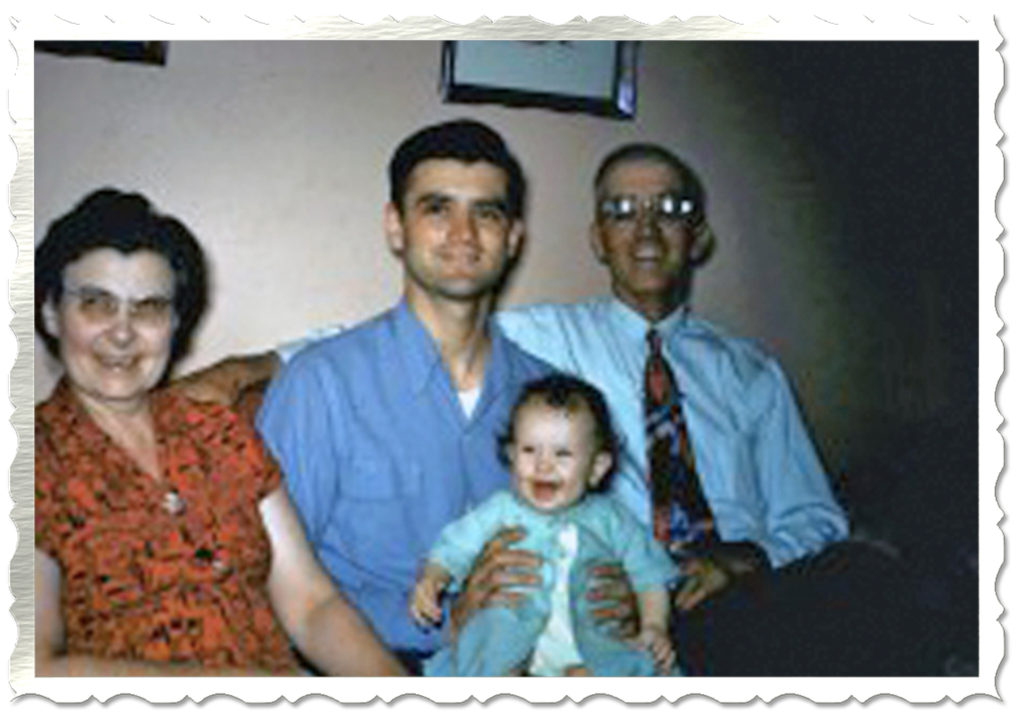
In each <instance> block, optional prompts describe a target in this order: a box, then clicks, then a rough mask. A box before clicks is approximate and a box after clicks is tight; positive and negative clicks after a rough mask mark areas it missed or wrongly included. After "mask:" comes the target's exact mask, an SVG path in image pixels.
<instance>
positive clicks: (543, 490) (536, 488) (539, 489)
mask: <svg viewBox="0 0 1024 718" xmlns="http://www.w3.org/2000/svg"><path fill="white" fill-rule="evenodd" d="M561 486H562V484H561V482H559V481H534V482H533V495H534V497H535V498H536V499H537V500H539V501H550V500H551V499H553V498H555V496H556V495H557V494H558V489H559V488H560V487H561Z"/></svg>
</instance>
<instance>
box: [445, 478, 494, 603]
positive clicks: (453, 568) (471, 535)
mask: <svg viewBox="0 0 1024 718" xmlns="http://www.w3.org/2000/svg"><path fill="white" fill-rule="evenodd" d="M506 497H507V494H504V493H502V492H499V493H498V494H495V495H494V496H492V497H491V498H489V499H487V500H486V501H484V502H483V503H482V504H480V505H479V506H477V507H476V508H475V509H473V510H472V511H469V512H468V513H466V514H464V515H463V516H462V517H460V518H458V519H456V520H455V521H452V522H451V523H450V524H448V525H447V526H445V527H444V529H443V530H442V531H441V535H440V536H439V537H438V539H437V541H436V542H435V543H434V545H433V547H432V548H431V550H430V557H429V560H430V561H431V562H432V563H436V564H438V565H440V566H443V567H444V568H445V569H446V570H447V571H448V573H450V574H451V575H452V584H453V586H459V585H461V584H462V582H463V581H465V580H466V577H467V576H468V575H469V572H470V570H471V569H472V568H473V563H474V562H475V561H476V557H477V555H479V553H480V551H481V550H483V547H484V544H486V543H487V542H488V541H489V540H490V539H491V538H492V537H493V536H494V534H496V533H497V532H498V531H499V530H501V529H502V528H504V518H505V513H506V512H505V508H506V505H507V501H506Z"/></svg>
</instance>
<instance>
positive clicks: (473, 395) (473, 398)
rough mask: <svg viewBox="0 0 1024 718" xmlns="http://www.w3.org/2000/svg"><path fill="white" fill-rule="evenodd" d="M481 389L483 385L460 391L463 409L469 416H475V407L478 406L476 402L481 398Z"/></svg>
mask: <svg viewBox="0 0 1024 718" xmlns="http://www.w3.org/2000/svg"><path fill="white" fill-rule="evenodd" d="M480 389H481V387H479V386H478V387H475V388H473V389H467V390H466V391H460V392H459V403H460V404H462V411H463V412H464V413H465V414H466V417H467V418H468V417H470V416H473V409H475V408H476V403H477V402H478V401H479V400H480Z"/></svg>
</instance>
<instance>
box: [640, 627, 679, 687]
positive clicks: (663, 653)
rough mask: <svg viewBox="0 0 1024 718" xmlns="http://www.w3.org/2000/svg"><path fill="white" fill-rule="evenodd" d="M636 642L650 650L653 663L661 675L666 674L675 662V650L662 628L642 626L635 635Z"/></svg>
mask: <svg viewBox="0 0 1024 718" xmlns="http://www.w3.org/2000/svg"><path fill="white" fill-rule="evenodd" d="M636 642H637V644H638V645H640V646H641V647H643V648H646V649H647V650H649V651H650V652H651V655H652V656H653V657H654V665H655V666H656V667H657V669H658V672H659V673H661V674H662V675H668V673H669V671H671V670H672V667H673V666H674V665H675V663H676V651H675V648H673V647H672V639H671V638H669V637H668V633H666V632H665V630H664V629H661V628H654V627H649V626H647V627H644V628H641V629H640V633H639V634H638V635H637V637H636Z"/></svg>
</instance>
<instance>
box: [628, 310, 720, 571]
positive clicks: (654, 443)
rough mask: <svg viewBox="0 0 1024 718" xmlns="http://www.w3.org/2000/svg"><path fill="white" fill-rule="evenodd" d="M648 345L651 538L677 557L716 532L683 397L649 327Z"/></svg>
mask: <svg viewBox="0 0 1024 718" xmlns="http://www.w3.org/2000/svg"><path fill="white" fill-rule="evenodd" d="M647 348H648V354H647V364H646V366H645V367H644V417H645V421H646V429H647V461H648V477H647V480H648V483H649V485H650V490H651V505H652V509H653V519H654V521H653V523H654V537H655V538H656V539H657V540H658V541H660V542H662V543H663V544H665V546H666V547H667V548H668V550H669V553H670V554H672V555H673V556H674V557H675V558H677V559H679V558H683V557H685V555H687V554H688V553H690V552H692V551H694V550H696V549H699V548H702V547H706V546H707V545H709V544H710V543H712V542H713V541H715V540H716V539H717V534H716V532H715V528H714V522H713V521H712V517H711V510H710V509H709V508H708V504H707V501H705V499H704V494H703V492H702V491H701V487H700V480H699V479H698V477H697V468H696V463H695V461H694V457H693V451H692V449H691V447H690V439H689V436H687V432H686V422H685V420H684V418H683V405H682V396H681V394H680V393H679V389H678V387H677V386H676V382H675V379H673V378H672V370H671V368H670V367H669V365H668V362H667V361H665V357H664V356H663V355H662V352H661V337H660V336H659V335H658V332H657V331H655V330H654V329H651V330H650V331H649V332H648V333H647Z"/></svg>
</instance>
